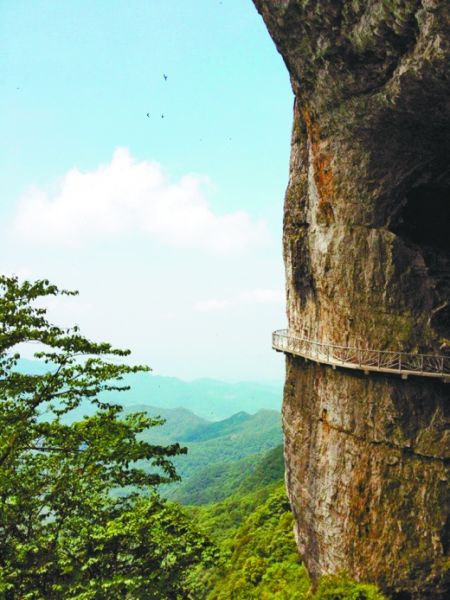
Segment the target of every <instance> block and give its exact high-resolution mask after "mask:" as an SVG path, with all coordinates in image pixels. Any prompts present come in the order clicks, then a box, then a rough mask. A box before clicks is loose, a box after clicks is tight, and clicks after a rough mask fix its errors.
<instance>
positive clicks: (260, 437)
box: [175, 411, 282, 480]
mask: <svg viewBox="0 0 450 600" xmlns="http://www.w3.org/2000/svg"><path fill="white" fill-rule="evenodd" d="M247 416H248V418H246V419H245V420H237V421H234V422H233V423H232V424H231V425H230V423H229V422H228V421H229V419H226V420H224V421H219V422H218V423H211V424H208V425H207V426H205V428H206V429H207V431H208V433H207V435H206V436H205V437H203V432H202V435H201V437H202V439H192V437H193V436H192V435H191V436H190V438H191V439H190V440H187V439H185V438H184V437H181V438H178V439H179V440H180V441H182V442H183V444H186V446H187V448H188V454H187V455H186V456H179V457H177V458H176V459H175V465H176V467H177V471H178V472H179V474H180V476H181V478H182V479H183V480H187V479H188V478H189V477H191V476H192V475H194V474H196V473H198V472H199V470H200V469H204V468H210V467H211V466H212V465H214V464H218V463H228V464H230V463H232V462H235V461H238V460H240V459H242V458H245V457H247V456H250V455H252V454H259V453H262V452H265V451H267V450H270V449H272V448H274V447H275V446H279V445H280V444H281V442H282V433H281V419H280V413H277V412H275V411H259V412H257V413H256V414H255V415H247ZM211 425H214V436H213V435H212V434H211V430H210V429H209V428H210V426H211ZM222 425H223V426H224V427H223V428H222V427H221V426H222ZM201 429H203V427H202V428H201ZM198 433H200V432H198Z"/></svg>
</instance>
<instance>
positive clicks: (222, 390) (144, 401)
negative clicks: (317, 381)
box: [19, 359, 282, 421]
mask: <svg viewBox="0 0 450 600" xmlns="http://www.w3.org/2000/svg"><path fill="white" fill-rule="evenodd" d="M19 369H20V370H21V371H23V372H26V373H31V374H40V373H43V372H45V371H46V370H48V368H46V366H45V365H44V364H43V363H40V362H39V361H36V360H28V359H21V360H20V362H19ZM123 383H124V384H125V385H130V386H131V389H130V390H129V391H127V392H122V393H116V394H114V393H111V395H110V398H112V399H113V400H114V401H116V402H117V403H119V404H122V405H123V406H125V407H129V406H132V405H133V406H136V405H147V406H149V405H150V406H158V407H162V408H164V409H166V408H167V409H176V408H179V407H183V408H186V409H189V410H190V411H192V412H193V413H195V414H196V415H198V416H199V417H201V418H203V419H207V420H209V421H218V420H223V419H226V418H228V417H231V416H232V415H234V414H236V413H239V412H242V411H246V412H248V413H255V412H257V411H259V410H261V409H268V410H277V411H279V410H280V409H281V400H282V382H280V383H278V384H277V383H257V382H251V381H242V382H240V383H227V382H224V381H218V380H215V379H207V378H204V379H196V380H194V381H183V380H182V379H178V378H177V377H166V376H163V375H153V374H152V373H137V374H135V375H129V376H127V377H125V378H124V381H123ZM77 417H78V415H77Z"/></svg>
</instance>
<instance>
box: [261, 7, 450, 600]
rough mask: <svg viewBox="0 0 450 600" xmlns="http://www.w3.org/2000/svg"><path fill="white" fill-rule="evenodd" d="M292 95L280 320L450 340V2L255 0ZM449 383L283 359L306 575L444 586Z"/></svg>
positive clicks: (346, 334) (367, 334) (325, 333)
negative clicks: (283, 308)
mask: <svg viewBox="0 0 450 600" xmlns="http://www.w3.org/2000/svg"><path fill="white" fill-rule="evenodd" d="M254 2H255V4H256V6H257V9H258V10H259V12H260V13H261V15H262V17H263V19H264V21H265V23H266V25H267V27H268V29H269V32H270V34H271V35H272V37H273V39H274V41H275V44H276V46H277V48H278V50H279V52H280V53H281V54H282V56H283V58H284V61H285V63H286V65H287V68H288V70H289V73H290V76H291V82H292V87H293V90H294V93H295V98H296V99H295V107H294V125H293V132H292V148H291V164H290V178H289V185H288V189H287V192H286V199H285V219H284V258H285V265H286V280H287V310H288V320H289V327H290V329H292V330H293V331H294V332H297V333H298V334H299V335H301V336H306V337H309V338H312V339H315V340H321V341H331V342H335V343H337V344H343V345H351V346H359V347H364V348H375V349H393V350H403V351H406V352H430V353H445V352H448V347H449V344H450V342H449V339H450V300H449V292H450V256H449V254H450V252H449V251H450V231H449V230H450V169H449V155H450V102H449V96H450V84H449V71H448V69H449V65H450V3H449V2H448V0H352V1H350V0H348V1H347V0H254ZM449 396H450V385H449V384H447V385H445V384H444V383H443V382H441V381H439V380H437V381H434V380H431V379H429V380H427V379H425V378H418V377H417V378H410V379H408V380H407V381H403V380H401V379H400V378H399V377H396V376H390V375H383V374H378V373H377V374H372V375H369V376H365V375H364V374H362V373H361V374H359V373H357V372H351V371H345V370H344V369H341V370H339V369H337V370H335V371H334V370H332V369H331V368H330V367H327V366H322V365H317V364H314V363H307V362H305V361H304V360H303V359H301V358H295V357H292V356H288V357H287V376H286V385H285V395H284V406H283V419H284V431H285V456H286V462H287V473H286V479H287V486H288V491H289V495H290V499H291V502H292V506H293V510H294V513H295V516H296V522H297V526H296V528H297V532H296V533H297V538H298V545H299V549H300V551H301V553H302V555H303V556H304V559H305V561H306V564H307V566H308V568H309V570H310V573H311V575H312V577H313V578H316V577H317V576H319V575H321V574H324V573H334V572H339V571H343V570H346V571H348V572H349V573H350V574H352V575H353V576H354V577H356V578H357V579H361V580H369V581H373V582H376V583H378V584H379V585H380V586H381V587H382V588H383V589H384V590H385V591H386V592H387V593H389V594H391V595H392V597H393V598H398V599H402V600H406V599H409V598H413V599H422V598H429V599H431V598H433V599H437V598H444V597H449V596H447V594H449V592H450V578H449V574H448V566H449V563H450V559H449V555H448V554H449V546H450V540H449V535H450V532H449V510H448V509H449V485H448V482H449V470H448V468H449V454H450V450H449V424H448V417H449V412H450V398H449Z"/></svg>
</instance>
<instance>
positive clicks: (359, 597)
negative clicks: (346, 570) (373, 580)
mask: <svg viewBox="0 0 450 600" xmlns="http://www.w3.org/2000/svg"><path fill="white" fill-rule="evenodd" d="M313 600H386V597H385V596H384V595H383V594H382V593H381V592H380V591H379V590H378V589H377V588H376V587H375V586H374V585H370V584H366V583H356V582H355V581H353V580H351V579H350V577H348V576H346V575H334V576H330V577H323V578H322V579H321V580H320V581H319V584H318V587H317V591H316V593H315V595H314V598H313Z"/></svg>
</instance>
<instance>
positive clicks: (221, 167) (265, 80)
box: [0, 0, 292, 380]
mask: <svg viewBox="0 0 450 600" xmlns="http://www.w3.org/2000/svg"><path fill="white" fill-rule="evenodd" d="M0 39H1V40H2V42H1V44H2V51H1V53H0V73H1V79H0V88H1V90H0V92H1V93H0V128H1V131H2V136H1V144H0V160H1V163H2V167H3V168H2V173H3V177H2V192H3V193H2V197H1V201H0V216H1V223H2V224H1V231H0V234H1V240H2V242H1V244H2V249H1V255H0V268H1V270H2V271H6V272H15V273H17V274H19V275H23V276H26V277H29V278H35V277H42V276H45V277H49V278H51V279H52V280H53V281H55V282H56V283H61V284H62V285H64V286H68V287H71V288H77V289H79V290H80V297H79V298H78V299H75V300H73V299H72V300H70V301H69V300H68V301H65V302H63V303H56V304H55V306H53V307H52V310H53V311H54V314H55V318H58V319H62V320H63V321H65V322H67V323H71V322H77V323H79V324H80V325H81V326H82V328H83V330H84V331H85V332H86V333H87V334H89V335H91V336H92V337H95V338H97V339H102V338H103V339H107V340H109V341H112V342H113V343H115V344H119V345H121V346H125V347H129V348H131V349H132V350H133V353H134V356H135V357H136V359H137V360H140V361H146V362H148V363H149V364H150V365H151V366H152V367H153V368H154V370H155V372H157V373H161V374H171V375H175V376H179V377H183V378H187V379H192V378H196V377H216V378H221V379H227V380H241V379H252V380H268V379H281V377H282V373H283V360H282V358H281V357H280V355H277V354H275V353H274V352H273V351H272V350H271V349H270V332H271V330H272V329H273V328H276V327H282V326H283V325H284V323H285V317H284V306H283V286H284V284H283V266H282V257H281V219H282V205H283V195H284V189H285V186H286V183H287V177H288V154H289V138H290V123H291V112H292V93H291V90H290V85H289V78H288V75H287V71H286V69H285V67H284V64H283V62H282V60H281V58H280V56H279V55H278V54H277V52H276V50H275V47H274V45H273V43H272V41H271V40H270V38H269V35H268V33H267V31H266V29H265V27H264V25H263V23H262V20H261V18H260V17H259V15H258V14H257V12H256V10H255V8H254V7H253V4H252V2H251V1H250V0H222V1H220V0H218V1H216V0H195V1H194V0H193V1H192V2H186V1H185V0H183V1H182V0H134V1H133V0H127V1H121V0H107V1H101V0H89V1H88V0H76V1H70V0H64V1H61V0H45V1H43V0H33V2H30V1H29V0H27V1H24V0H0ZM163 74H166V75H167V80H165V79H164V77H163ZM147 113H149V115H150V117H147V116H146V115H147ZM162 115H164V118H162ZM113 156H114V159H113Z"/></svg>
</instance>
